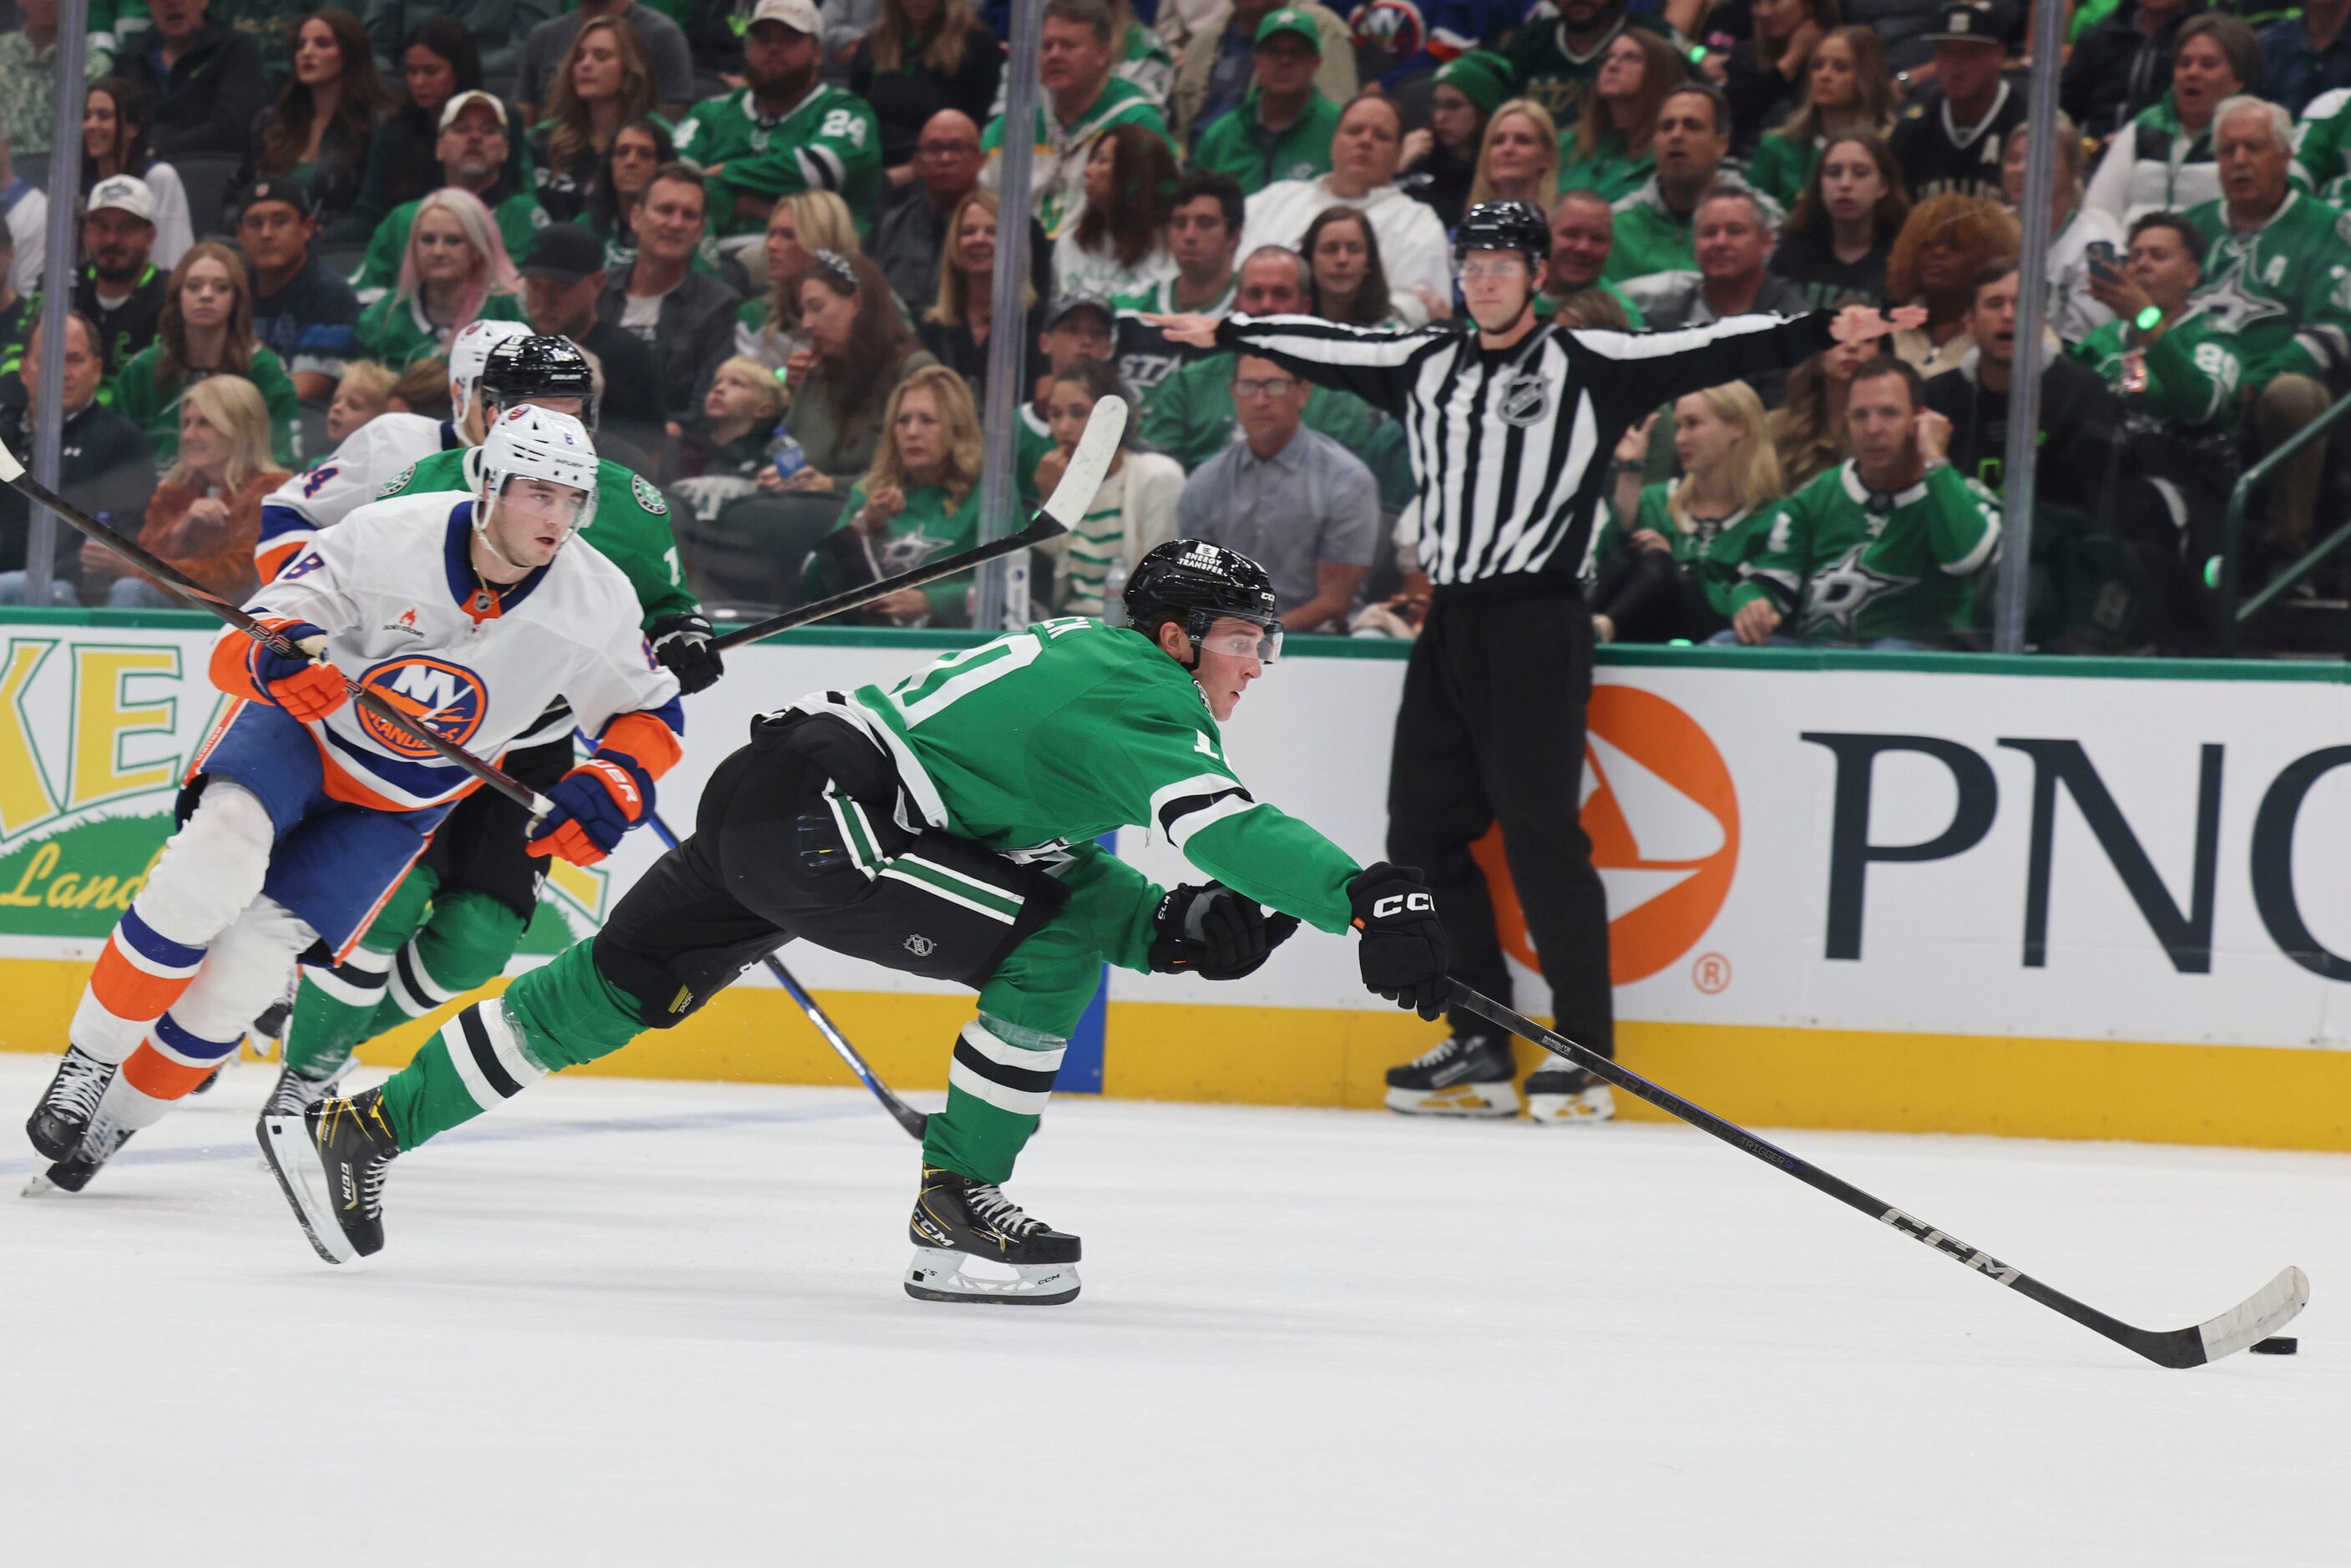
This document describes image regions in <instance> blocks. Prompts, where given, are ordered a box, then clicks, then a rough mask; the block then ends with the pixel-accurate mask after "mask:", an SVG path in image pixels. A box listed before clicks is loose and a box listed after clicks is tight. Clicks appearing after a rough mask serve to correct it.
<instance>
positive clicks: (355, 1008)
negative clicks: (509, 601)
mask: <svg viewBox="0 0 2351 1568" xmlns="http://www.w3.org/2000/svg"><path fill="white" fill-rule="evenodd" d="M479 387H480V392H479V394H478V399H477V401H478V402H479V403H480V404H481V411H480V412H481V416H482V418H483V420H484V421H485V422H486V423H495V422H496V419H497V418H498V416H499V415H500V414H501V413H504V412H505V411H506V410H507V409H508V408H511V407H515V406H517V405H518V404H520V403H523V402H532V403H537V404H539V405H540V406H543V407H548V408H552V409H554V410H555V411H556V412H558V413H572V414H576V415H577V416H578V417H579V418H580V420H581V421H582V422H583V423H587V424H588V425H590V427H591V428H592V426H593V424H594V423H595V409H594V392H595V382H594V375H593V372H592V371H591V370H590V367H589V364H588V361H587V359H586V357H585V356H584V355H582V354H581V353H580V350H578V349H577V348H575V347H573V346H572V344H571V343H570V341H569V340H567V339H563V338H549V337H524V338H518V339H514V340H509V341H507V342H502V343H500V344H499V345H498V346H497V347H496V349H494V350H491V353H490V358H489V361H488V363H487V364H486V367H485V368H484V370H483V371H482V375H481V380H480V382H479ZM481 451H482V449H481V448H480V447H478V446H468V447H463V448H459V449H456V450H453V451H446V452H440V453H435V454H434V455H431V456H429V457H425V458H423V459H422V460H420V461H419V462H417V463H415V464H413V465H411V466H410V467H409V468H408V469H406V470H405V471H404V472H402V473H401V474H399V475H397V476H394V477H393V478H392V479H391V480H389V481H387V482H386V483H385V484H384V486H382V492H383V494H384V495H385V496H387V497H390V496H410V495H418V494H430V493H434V492H440V491H448V492H452V493H453V494H454V493H459V492H465V493H471V492H473V491H476V490H478V489H479V488H480V483H481V476H480V472H479V469H480V465H481ZM598 464H599V470H600V471H599V475H598V478H597V493H596V522H597V530H595V531H594V532H595V537H593V538H590V531H582V533H581V534H580V538H581V539H582V540H585V541H588V542H590V543H591V544H592V545H593V546H594V548H595V549H596V552H597V553H598V554H600V555H601V556H603V557H604V558H605V559H607V560H610V561H611V563H612V564H613V565H615V566H617V567H619V568H620V569H621V571H622V575H623V576H625V577H626V578H627V579H628V580H629V583H630V586H631V587H632V588H633V589H635V591H636V596H637V601H638V603H639V605H640V606H641V607H642V609H643V617H644V618H643V629H644V632H645V635H646V637H647V639H648V641H649V642H650V643H651V645H652V647H653V653H654V655H655V656H656V657H657V658H658V659H659V660H660V661H661V663H662V664H664V665H666V666H667V667H668V669H669V670H670V673H671V674H674V675H675V676H677V678H678V684H679V685H680V686H681V687H682V688H684V690H685V691H688V692H696V691H700V690H702V689H703V688H704V687H705V686H708V685H710V684H711V683H712V682H714V681H716V679H717V678H718V676H719V674H720V664H719V658H718V655H717V653H716V652H715V651H713V650H712V649H711V647H710V640H711V631H710V623H709V622H707V621H705V619H703V616H702V612H701V607H700V606H699V605H698V604H697V603H696V602H695V598H694V595H693V593H692V592H691V591H689V590H688V589H687V588H686V587H685V586H684V581H683V580H682V579H681V577H680V574H679V571H678V559H677V549H676V546H675V544H674V540H673V539H672V538H671V535H670V529H669V517H668V508H667V507H666V505H665V504H664V502H663V500H662V498H661V493H660V492H659V491H657V490H655V489H653V486H650V485H648V484H646V483H645V481H644V480H643V479H642V478H639V477H638V476H636V475H634V474H632V473H631V472H629V470H627V469H626V468H623V467H622V466H621V465H619V464H617V463H614V462H611V461H610V460H609V459H603V458H600V459H598ZM484 591H486V590H484ZM503 760H504V766H505V767H506V768H507V770H508V771H509V772H510V773H512V774H514V775H515V776H516V777H517V778H518V779H522V780H523V781H524V782H525V783H526V784H528V785H530V786H531V787H533V788H535V789H544V788H546V786H547V785H548V784H549V783H552V782H553V781H554V780H555V779H559V778H561V777H562V776H563V775H564V774H565V773H566V772H567V771H569V769H570V768H571V766H572V762H573V757H572V743H571V718H570V716H569V714H568V713H558V714H556V715H554V716H552V717H551V718H550V719H549V722H548V723H546V724H545V725H543V726H541V727H539V728H538V729H535V730H534V731H533V732H532V733H531V734H529V735H528V736H526V737H523V739H522V740H521V741H520V742H519V743H517V745H516V747H514V748H513V749H512V750H511V751H509V752H508V753H507V756H506V758H504V759H503ZM526 815H527V814H526V813H525V812H524V810H522V808H521V807H519V806H517V805H516V804H515V803H514V802H513V801H511V800H507V799H506V798H505V797H504V796H502V795H497V794H495V793H493V792H492V791H489V790H486V789H485V790H478V791H475V793H474V794H473V795H471V796H468V797H467V798H466V799H465V800H463V801H461V802H460V803H459V804H458V806H457V808H456V810H454V811H452V812H451V813H450V815H449V818H448V820H447V821H444V823H443V824H442V825H441V829H440V831H438V832H437V833H435V834H434V841H433V844H432V846H431V847H430V848H429V849H427V850H426V852H424V854H423V857H422V858H421V859H420V860H419V861H418V862H417V863H416V865H415V867H414V868H413V869H412V870H411V871H410V873H409V874H408V875H407V876H406V877H405V878H403V879H402V882H401V883H400V885H399V887H398V889H397V890H396V891H394V893H393V894H392V898H391V900H390V901H389V902H388V903H387V904H385V905H384V908H383V909H382V911H381V913H380V914H379V915H377V916H376V918H375V921H374V923H373V924H372V925H370V926H369V928H368V931H367V935H366V936H364V937H362V938H361V940H360V946H358V947H357V948H355V949H354V950H353V951H352V952H351V953H350V955H349V956H346V957H345V959H344V961H343V962H342V963H341V964H340V965H337V966H336V967H333V968H331V969H328V968H322V967H316V966H308V965H306V966H305V967H303V969H302V978H301V984H300V988H299V989H298V991H297V993H296V996H295V1003H294V1014H293V1019H292V1020H291V1023H290V1026H289V1027H288V1029H287V1034H286V1046H285V1052H284V1062H283V1065H282V1066H281V1068H280V1070H279V1072H278V1075H277V1085H276V1087H275V1088H274V1089H273V1091H272V1092H271V1094H270V1099H269V1104H270V1107H271V1108H272V1109H274V1110H287V1111H299V1110H301V1109H302V1108H303V1107H305V1106H307V1105H312V1104H315V1103H318V1102H319V1101H320V1100H322V1099H324V1098H326V1097H327V1095H328V1094H329V1092H331V1088H332V1084H333V1081H334V1079H335V1078H336V1077H337V1076H338V1075H339V1074H340V1073H341V1072H342V1071H343V1069H344V1068H345V1067H346V1066H347V1065H349V1063H350V1059H351V1053H352V1052H353V1051H356V1050H357V1049H358V1048H359V1047H360V1045H362V1044H364V1043H366V1042H367V1041H368V1040H372V1039H374V1038H375V1037H376V1036H377V1035H380V1034H382V1033H384V1032H385V1031H386V1030H392V1029H396V1028H398V1027H399V1026H400V1025H402V1024H403V1023H406V1022H407V1021H408V1020H409V1019H414V1018H421V1017H423V1015H424V1014H426V1013H429V1012H432V1011H433V1010H434V1009H436V1008H439V1007H440V1006H442V1004H444V1002H447V1001H448V1000H449V999H450V998H453V997H457V996H462V995H464V994H465V992H467V991H470V990H472V989H474V988H475V987H477V986H480V985H482V984H484V983H485V982H486V981H488V980H490V979H492V978H494V977H496V976H497V975H499V974H502V973H504V972H505V969H506V965H507V959H508V958H510V957H511V956H513V955H514V950H515V946H516V944H517V943H518V942H520V941H521V939H522V934H523V931H524V929H525V928H526V927H528V925H529V924H530V918H531V915H532V914H533V913H534V912H535V911H536V910H537V908H538V890H539V883H540V882H541V881H542V879H543V878H544V876H545V874H546V868H547V861H546V860H545V858H544V857H539V856H533V855H531V854H528V852H525V850H524V848H523V840H524V837H525V835H524V831H523V830H524V827H525V818H526Z"/></svg>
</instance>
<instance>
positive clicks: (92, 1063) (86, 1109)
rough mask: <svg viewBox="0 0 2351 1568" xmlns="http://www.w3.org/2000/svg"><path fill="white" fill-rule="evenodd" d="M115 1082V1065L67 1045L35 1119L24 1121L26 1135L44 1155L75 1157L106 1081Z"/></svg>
mask: <svg viewBox="0 0 2351 1568" xmlns="http://www.w3.org/2000/svg"><path fill="white" fill-rule="evenodd" d="M111 1082H114V1068H113V1067H112V1065H110V1063H107V1062H103V1061H99V1060H98V1058H96V1057H94V1056H92V1055H90V1054H89V1052H87V1051H83V1050H82V1049H81V1048H80V1047H79V1046H68V1047H67V1048H66V1056H65V1060H64V1061H61V1062H59V1063H58V1064H57V1076H56V1077H54V1078H52V1079H50V1080H49V1087H48V1089H47V1091H46V1092H44V1093H43V1094H42V1095H41V1103H39V1104H37V1105H36V1106H34V1107H33V1114H32V1119H31V1120H29V1121H27V1122H26V1124H25V1136H26V1137H28V1138H30V1139H32V1140H33V1147H35V1148H36V1149H38V1150H39V1151H40V1152H41V1157H42V1158H43V1159H47V1160H69V1159H71V1158H72V1157H73V1154H74V1151H75V1150H76V1149H78V1148H79V1147H80V1146H81V1139H82V1134H84V1133H87V1132H89V1122H90V1118H91V1117H93V1116H95V1115H97V1114H98V1103H99V1101H100V1100H101V1099H104V1098H105V1096H106V1087H107V1085H108V1084H110V1083H111Z"/></svg>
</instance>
